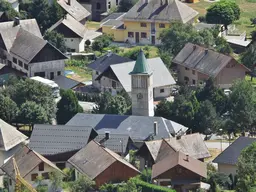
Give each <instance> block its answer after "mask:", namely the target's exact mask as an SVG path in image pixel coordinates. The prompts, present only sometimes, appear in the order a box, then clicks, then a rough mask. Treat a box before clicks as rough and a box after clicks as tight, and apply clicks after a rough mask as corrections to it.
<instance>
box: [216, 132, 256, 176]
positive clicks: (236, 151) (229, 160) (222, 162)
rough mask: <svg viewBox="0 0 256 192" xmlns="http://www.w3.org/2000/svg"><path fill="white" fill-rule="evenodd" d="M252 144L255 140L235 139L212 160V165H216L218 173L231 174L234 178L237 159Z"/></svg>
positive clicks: (246, 138)
mask: <svg viewBox="0 0 256 192" xmlns="http://www.w3.org/2000/svg"><path fill="white" fill-rule="evenodd" d="M254 142H256V138H249V137H239V138H238V139H236V140H235V141H234V142H233V143H232V144H231V145H229V146H228V148H226V149H225V150H224V151H223V152H222V153H221V154H219V155H218V156H217V157H216V158H215V159H214V160H213V163H217V164H218V171H219V172H220V173H224V174H226V175H230V174H232V175H233V176H235V175H236V174H237V173H236V172H237V162H238V158H239V156H240V154H241V152H242V150H243V149H244V148H246V147H248V146H249V145H251V144H252V143H254Z"/></svg>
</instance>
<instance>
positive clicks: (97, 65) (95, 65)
mask: <svg viewBox="0 0 256 192" xmlns="http://www.w3.org/2000/svg"><path fill="white" fill-rule="evenodd" d="M129 61H132V60H131V59H129V58H126V57H121V56H119V55H117V54H115V53H107V54H105V55H103V56H102V57H100V58H98V59H96V60H95V61H93V62H92V63H90V64H89V65H88V66H87V67H89V68H91V69H93V70H95V71H99V72H101V73H103V72H104V71H105V70H106V69H108V68H109V66H110V65H113V64H120V63H125V62H129Z"/></svg>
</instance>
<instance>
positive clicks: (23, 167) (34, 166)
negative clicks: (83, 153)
mask: <svg viewBox="0 0 256 192" xmlns="http://www.w3.org/2000/svg"><path fill="white" fill-rule="evenodd" d="M13 158H14V159H15V161H16V163H17V167H18V169H19V171H20V175H21V177H23V179H25V180H26V181H27V182H28V183H29V184H30V185H31V186H33V187H34V188H36V187H37V185H38V182H37V177H38V176H42V177H43V180H42V185H46V186H48V191H52V190H51V185H52V182H51V181H50V178H49V174H50V173H51V172H55V171H58V172H60V173H62V171H61V170H60V169H59V168H57V166H56V165H54V164H53V163H52V162H50V161H48V160H47V159H45V158H44V157H43V156H41V155H40V154H39V153H37V152H35V151H33V150H31V149H29V148H28V147H27V146H24V147H21V148H20V149H19V150H18V151H17V152H16V153H15V154H14V156H13ZM1 169H2V170H3V171H4V172H5V173H6V175H7V177H8V178H9V179H8V189H9V191H10V192H15V181H16V180H15V172H14V166H13V159H12V158H11V159H9V160H8V161H7V162H6V163H5V164H4V165H3V166H2V167H1Z"/></svg>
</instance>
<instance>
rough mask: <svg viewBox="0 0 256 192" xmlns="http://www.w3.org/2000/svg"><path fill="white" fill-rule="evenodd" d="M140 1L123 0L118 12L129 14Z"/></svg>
mask: <svg viewBox="0 0 256 192" xmlns="http://www.w3.org/2000/svg"><path fill="white" fill-rule="evenodd" d="M137 2H138V0H121V1H120V3H119V6H118V9H117V11H118V12H127V11H129V10H130V9H131V8H132V7H133V5H135V3H137Z"/></svg>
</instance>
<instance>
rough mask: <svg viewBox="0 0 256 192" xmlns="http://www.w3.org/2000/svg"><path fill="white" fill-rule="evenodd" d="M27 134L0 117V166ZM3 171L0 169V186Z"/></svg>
mask: <svg viewBox="0 0 256 192" xmlns="http://www.w3.org/2000/svg"><path fill="white" fill-rule="evenodd" d="M26 140H27V136H25V135H23V134H22V133H20V132H19V131H17V129H16V128H15V127H13V126H11V125H9V124H8V123H6V122H4V121H3V120H2V119H0V166H2V165H3V164H4V163H6V161H8V159H9V158H10V157H11V156H12V155H13V154H14V153H16V152H17V150H19V149H20V147H21V146H22V145H23V144H24V143H25V142H26ZM3 175H4V174H3V172H2V170H1V171H0V187H2V186H3Z"/></svg>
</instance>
